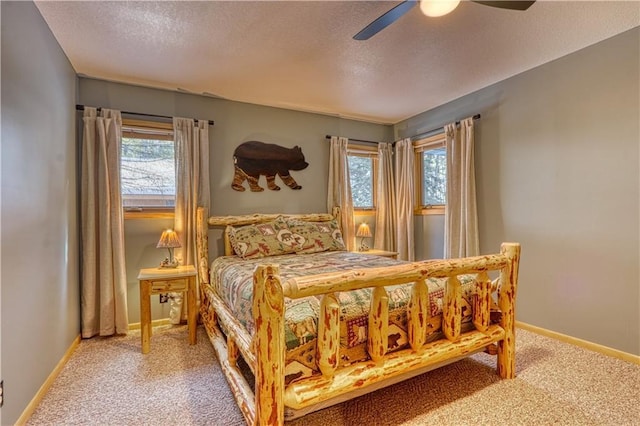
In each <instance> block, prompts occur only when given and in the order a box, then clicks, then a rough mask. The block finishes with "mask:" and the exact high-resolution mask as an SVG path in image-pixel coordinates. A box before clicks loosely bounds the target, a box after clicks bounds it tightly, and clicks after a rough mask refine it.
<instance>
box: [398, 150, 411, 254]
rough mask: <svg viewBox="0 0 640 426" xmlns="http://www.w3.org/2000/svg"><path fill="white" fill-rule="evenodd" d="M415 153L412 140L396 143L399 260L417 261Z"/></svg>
mask: <svg viewBox="0 0 640 426" xmlns="http://www.w3.org/2000/svg"><path fill="white" fill-rule="evenodd" d="M414 162H415V161H414V153H413V144H412V143H411V139H409V138H407V139H404V140H401V141H398V142H396V196H397V210H398V213H397V214H398V225H397V226H398V228H397V249H396V251H397V252H398V259H403V260H414V259H415V242H414V235H413V228H414V225H413V206H414V200H413V199H414V196H415V194H414V192H415V189H414V188H415V183H414V173H415V171H414V169H413V164H414Z"/></svg>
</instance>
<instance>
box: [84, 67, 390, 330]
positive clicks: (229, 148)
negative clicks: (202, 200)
mask: <svg viewBox="0 0 640 426" xmlns="http://www.w3.org/2000/svg"><path fill="white" fill-rule="evenodd" d="M79 102H80V103H81V104H84V105H91V106H100V107H108V108H116V109H120V110H122V111H134V112H145V113H150V114H160V115H169V116H173V115H176V116H181V117H193V118H205V119H211V120H214V121H215V125H214V126H210V127H209V140H210V158H209V161H210V175H211V214H216V215H227V214H246V213H254V212H264V213H280V212H282V213H308V212H325V211H326V210H327V205H326V204H327V201H326V200H327V175H328V173H327V171H328V168H329V163H328V161H329V143H328V141H327V140H326V139H325V135H327V134H330V135H340V136H347V137H352V138H359V139H367V140H380V141H384V140H390V139H391V127H390V126H383V125H378V124H371V123H365V122H361V121H354V120H345V119H341V118H337V117H332V116H328V115H320V114H310V113H305V112H297V111H291V110H286V109H280V108H271V107H264V106H258V105H252V104H246V103H241V102H233V101H227V100H223V99H214V98H210V97H204V96H198V95H190V94H185V93H178V92H170V91H166V90H156V89H149V88H142V87H135V86H130V85H125V84H117V83H110V82H106V81H100V80H95V79H89V78H80V79H79ZM249 140H259V141H263V142H268V143H275V144H278V145H282V146H286V147H293V146H295V145H298V146H300V147H301V148H302V152H303V153H304V155H305V158H306V160H307V162H308V163H309V167H307V168H306V169H305V170H301V171H293V172H291V175H292V176H293V177H294V179H296V181H297V182H298V183H299V184H300V185H302V189H301V190H298V191H293V190H291V189H289V188H288V187H286V186H285V185H283V184H279V185H280V186H281V187H282V189H281V190H280V191H270V190H267V189H266V185H265V184H264V177H263V178H261V182H260V183H261V186H263V187H265V191H264V192H260V193H256V192H250V191H245V192H238V191H234V190H233V189H231V182H232V180H233V151H234V149H235V148H236V147H237V146H238V145H239V144H241V143H242V142H245V141H249ZM277 179H279V178H277ZM125 222H126V223H125V245H126V247H125V249H126V264H127V286H128V311H129V322H131V323H134V322H138V321H139V320H140V314H139V311H140V309H139V303H140V299H139V289H138V281H137V280H136V277H137V275H138V270H139V269H140V268H148V267H154V266H155V265H157V264H158V263H159V262H160V260H162V258H164V257H165V256H166V250H159V249H156V248H155V246H156V244H157V242H158V238H159V237H160V233H161V231H162V229H163V228H166V227H167V226H171V221H167V220H154V219H147V220H127V221H125ZM209 238H210V254H211V258H213V257H214V256H217V255H219V254H221V253H222V241H221V232H220V231H216V230H212V231H211V232H210V234H209ZM370 243H372V241H370ZM168 306H169V305H168V304H166V305H160V304H159V303H158V298H157V297H154V298H153V299H152V307H151V309H152V317H153V318H154V319H157V318H167V317H168V316H169V308H168Z"/></svg>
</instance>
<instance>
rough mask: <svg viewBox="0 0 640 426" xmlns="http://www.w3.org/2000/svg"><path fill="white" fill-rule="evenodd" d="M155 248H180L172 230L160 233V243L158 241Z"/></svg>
mask: <svg viewBox="0 0 640 426" xmlns="http://www.w3.org/2000/svg"><path fill="white" fill-rule="evenodd" d="M156 247H157V248H176V247H182V245H181V244H180V240H179V239H178V234H177V233H176V231H174V230H173V229H167V230H165V231H162V235H161V236H160V241H158V245H157V246H156Z"/></svg>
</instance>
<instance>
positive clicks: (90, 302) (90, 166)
mask: <svg viewBox="0 0 640 426" xmlns="http://www.w3.org/2000/svg"><path fill="white" fill-rule="evenodd" d="M83 122H84V130H83V137H82V147H81V161H82V165H81V172H80V173H81V178H80V181H81V188H80V203H81V212H80V226H81V230H80V233H81V240H82V247H81V250H82V255H81V256H82V265H81V268H82V283H81V290H82V291H81V301H80V305H81V320H82V330H81V333H82V337H84V338H88V337H92V336H95V335H100V336H110V335H112V334H123V333H126V332H127V328H128V324H129V320H128V317H127V277H126V271H125V262H124V224H123V213H122V195H121V193H120V149H121V144H122V135H121V128H122V118H121V116H120V111H114V110H109V109H103V110H102V113H101V116H100V117H98V115H97V110H96V108H91V107H85V109H84V117H83Z"/></svg>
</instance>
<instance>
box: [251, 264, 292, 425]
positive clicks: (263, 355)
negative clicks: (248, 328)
mask: <svg viewBox="0 0 640 426" xmlns="http://www.w3.org/2000/svg"><path fill="white" fill-rule="evenodd" d="M278 275H279V268H278V265H259V266H258V267H256V270H255V271H254V274H253V317H254V319H255V322H256V330H255V336H254V342H253V348H254V351H255V354H256V366H255V376H256V380H255V383H256V384H255V398H256V399H255V401H256V407H255V415H256V416H255V423H256V425H282V424H284V374H285V371H284V367H285V339H284V295H283V292H282V285H281V283H280V279H279V278H278Z"/></svg>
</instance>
